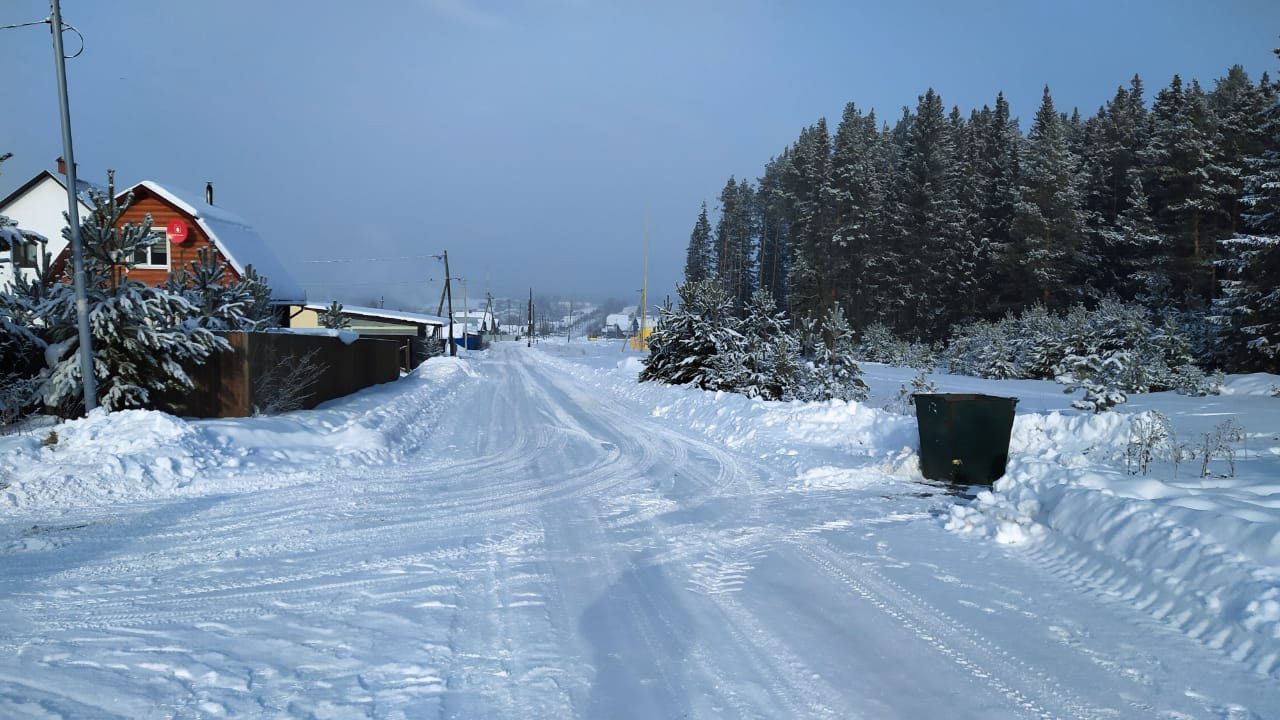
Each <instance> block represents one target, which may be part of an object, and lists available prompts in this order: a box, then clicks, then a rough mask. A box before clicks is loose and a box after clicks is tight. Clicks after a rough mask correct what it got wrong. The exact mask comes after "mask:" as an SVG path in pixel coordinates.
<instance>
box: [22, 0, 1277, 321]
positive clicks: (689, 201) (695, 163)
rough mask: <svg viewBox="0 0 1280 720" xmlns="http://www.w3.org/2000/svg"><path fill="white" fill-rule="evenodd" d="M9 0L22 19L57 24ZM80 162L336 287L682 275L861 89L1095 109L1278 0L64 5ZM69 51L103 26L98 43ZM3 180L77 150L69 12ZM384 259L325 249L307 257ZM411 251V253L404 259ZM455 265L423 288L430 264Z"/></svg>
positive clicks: (1267, 22)
mask: <svg viewBox="0 0 1280 720" xmlns="http://www.w3.org/2000/svg"><path fill="white" fill-rule="evenodd" d="M48 12H49V6H48V3H47V2H44V1H43V0H3V2H0V24H9V23H16V22H24V21H29V20H37V19H41V18H43V17H45V16H47V15H48ZM63 14H64V18H65V19H66V21H67V22H70V23H71V24H73V25H75V26H76V27H78V28H79V29H80V30H81V32H83V33H84V35H85V38H86V43H87V44H86V48H85V51H84V53H83V54H82V55H81V56H80V57H78V58H76V59H74V60H71V61H69V62H68V74H69V84H70V90H71V106H72V113H73V118H72V126H73V130H74V131H75V143H76V154H77V160H78V162H79V167H80V173H81V175H82V176H84V177H85V178H86V179H89V180H98V181H101V180H102V179H103V178H104V177H105V172H106V169H107V168H109V167H110V168H115V169H116V171H117V178H118V179H119V180H121V181H125V182H132V181H136V180H141V179H153V180H157V181H159V182H161V183H169V184H173V185H176V186H178V187H185V188H194V189H199V188H202V187H203V186H204V182H205V181H206V180H212V181H213V182H214V184H215V188H216V193H217V202H218V204H219V205H222V206H224V207H226V208H228V209H230V210H232V211H234V212H236V213H238V214H240V215H242V216H244V217H245V218H247V219H249V220H251V221H252V222H254V223H255V224H256V225H257V226H258V228H259V230H260V232H261V233H262V234H263V235H264V236H265V237H267V238H269V240H270V241H271V242H272V243H273V245H274V246H276V247H277V249H278V254H280V255H282V256H285V257H288V258H291V259H293V260H294V261H295V262H296V264H295V267H296V268H297V271H296V275H297V276H298V279H299V280H300V281H301V282H302V283H303V284H304V285H305V286H307V287H308V289H309V292H310V293H311V294H312V296H313V298H314V299H317V300H327V299H329V298H330V297H337V298H338V299H340V300H343V301H344V302H347V303H349V304H350V303H357V304H367V303H368V302H371V301H373V300H376V299H378V298H384V297H385V298H386V302H387V305H388V306H392V305H395V306H404V307H413V308H420V307H421V306H422V305H423V304H426V303H429V304H431V305H434V302H435V299H436V298H438V293H439V284H438V283H439V278H440V277H441V276H442V275H443V271H442V269H441V268H440V266H439V264H438V263H437V262H436V261H434V260H432V259H430V258H428V257H424V256H426V255H430V254H432V253H437V252H439V251H440V250H442V249H448V250H449V254H450V260H451V264H452V266H453V268H452V269H453V272H454V275H455V276H465V277H466V278H467V282H468V286H469V290H470V293H471V295H472V297H475V296H479V295H483V293H484V291H485V289H486V288H488V289H489V290H492V291H493V292H494V293H495V294H497V295H508V294H510V295H515V296H517V297H519V296H523V294H524V293H526V292H527V291H528V288H529V287H530V286H532V287H533V288H534V290H535V292H540V293H543V292H545V293H556V294H562V295H565V296H571V295H572V296H577V297H584V298H587V297H592V298H603V297H605V296H616V297H620V298H634V297H636V296H637V294H638V290H639V287H640V283H641V260H642V248H643V240H644V236H645V228H646V226H647V227H648V236H649V240H650V247H651V250H650V280H651V297H653V299H654V300H655V302H656V301H658V300H660V299H661V297H662V296H663V295H664V294H667V293H671V292H673V289H674V286H675V283H676V282H678V281H679V280H680V276H681V272H682V269H683V262H684V251H685V246H686V244H687V242H688V237H689V231H690V229H691V228H692V225H693V221H694V219H695V217H696V214H697V211H698V207H699V204H700V203H701V202H702V201H703V200H704V199H706V200H708V201H709V203H710V204H711V205H712V207H713V208H714V198H715V197H716V196H717V195H718V194H719V191H720V188H721V187H722V186H723V184H724V181H725V180H726V179H727V177H728V176H729V175H730V174H735V175H737V176H738V177H743V176H745V177H748V178H752V179H754V178H755V177H756V176H757V175H758V174H759V173H760V172H761V171H762V169H763V167H764V164H765V162H766V161H767V160H768V159H769V157H770V156H772V155H775V154H777V153H778V152H779V151H781V150H782V149H783V148H784V147H785V146H786V145H787V144H788V143H790V142H791V141H792V140H794V138H795V137H796V135H797V134H798V133H799V130H800V129H801V128H802V127H804V126H805V125H809V124H811V123H813V122H815V121H816V120H817V118H819V117H821V116H825V117H827V118H828V120H829V121H830V122H831V123H832V126H833V127H834V122H835V121H836V120H838V118H839V115H840V111H841V109H842V108H843V106H844V104H845V103H846V102H848V101H851V100H852V101H854V102H857V103H858V105H859V106H860V107H863V108H874V109H876V110H877V112H878V114H879V115H880V116H881V117H886V118H890V119H892V118H894V117H896V116H897V115H899V114H900V112H901V108H902V106H904V105H910V106H913V107H914V105H915V103H916V99H917V96H918V95H920V94H921V93H923V92H924V90H925V89H926V88H928V87H934V88H935V89H937V90H938V92H939V93H941V95H942V98H943V100H944V102H945V103H946V104H947V105H948V106H951V105H959V106H960V108H961V110H962V111H963V112H965V114H966V115H967V114H968V111H969V109H970V108H972V107H981V105H983V104H990V103H992V102H993V100H994V98H995V95H996V92H997V91H1001V90H1003V91H1004V93H1005V95H1006V97H1008V98H1009V100H1010V102H1011V104H1012V107H1013V110H1014V112H1015V114H1017V115H1018V116H1020V117H1021V118H1023V126H1024V128H1025V127H1026V125H1027V123H1028V122H1029V120H1030V118H1031V116H1032V115H1033V114H1034V112H1035V109H1036V106H1037V104H1038V103H1039V100H1040V93H1041V89H1042V88H1043V86H1044V85H1045V84H1048V85H1049V86H1050V87H1051V89H1052V91H1053V94H1054V99H1055V103H1056V104H1057V106H1058V107H1059V108H1060V109H1069V108H1071V107H1072V106H1078V107H1079V108H1080V110H1081V112H1082V113H1084V114H1085V115H1089V114H1091V113H1092V112H1093V111H1094V110H1096V109H1097V107H1098V106H1099V105H1100V104H1102V103H1103V102H1105V101H1106V99H1107V98H1109V97H1110V96H1111V95H1112V93H1114V91H1115V88H1116V86H1117V85H1121V84H1127V82H1128V80H1129V78H1130V77H1131V76H1132V75H1133V74H1134V73H1135V72H1136V73H1139V74H1140V75H1142V77H1143V79H1144V81H1145V82H1146V85H1147V89H1148V95H1149V97H1148V101H1150V95H1152V94H1154V92H1155V91H1156V90H1157V89H1158V88H1160V87H1162V86H1164V85H1165V84H1167V83H1168V81H1169V79H1170V78H1171V77H1172V75H1173V74H1174V73H1180V74H1181V75H1182V76H1183V77H1184V78H1198V79H1200V81H1201V82H1202V83H1204V84H1205V85H1206V86H1209V87H1211V86H1212V81H1213V79H1214V78H1216V77H1218V76H1220V75H1222V74H1223V73H1224V72H1225V70H1226V69H1227V68H1228V67H1229V66H1230V65H1232V64H1236V63H1239V64H1241V65H1243V66H1244V67H1245V69H1246V70H1247V71H1248V72H1249V73H1250V76H1251V77H1253V78H1255V79H1256V78H1257V77H1258V76H1259V75H1260V74H1261V73H1262V72H1263V71H1269V72H1271V74H1272V75H1273V76H1274V75H1275V74H1276V72H1277V71H1278V70H1280V64H1278V63H1276V62H1275V59H1274V56H1272V54H1271V49H1272V48H1273V47H1276V46H1277V45H1280V38H1277V35H1278V34H1280V3H1273V2H1261V1H1259V2H1254V1H1248V0H1241V1H1239V2H1212V3H1210V2H1186V1H1182V0H1173V1H1167V2H1166V1H1162V2H1123V1H1120V2H1117V1H1115V0H1112V1H1111V2H1094V1H1092V0H1091V1H1088V2H1044V3H1036V2H1013V1H1009V2H995V1H984V0H976V1H970V2H963V3H955V2H897V3H882V2H876V3H870V2H868V3H855V2H782V1H781V0H779V1H777V2H764V1H761V0H724V1H720V0H709V1H706V2H699V1H696V0H690V1H687V2H668V1H666V0H654V1H652V2H630V3H623V2H605V1H602V2H591V1H589V0H509V1H507V2H496V1H495V2H480V1H479V0H412V1H403V0H402V1H399V2H390V1H387V0H370V1H369V2H363V3H351V2H333V1H331V2H325V1H319V2H307V3H302V2H260V1H254V2H250V1H247V0H218V1H217V2H173V1H172V0H169V1H164V0H121V1H120V2H112V3H103V2H100V1H94V0H63ZM68 43H69V44H70V45H71V46H72V47H73V48H74V46H75V45H76V44H77V41H76V39H75V38H74V36H72V35H70V34H69V35H68ZM0 67H2V68H4V71H3V73H0V76H2V77H3V80H0V90H2V91H3V93H2V97H3V103H4V107H5V108H6V111H5V112H4V113H0V152H5V151H8V152H12V153H14V158H13V159H12V160H10V161H9V162H8V163H6V164H5V165H4V168H3V172H4V174H3V175H0V194H7V193H8V192H9V191H10V190H12V189H13V188H14V187H16V186H17V185H18V184H20V183H21V182H22V181H24V180H25V179H26V178H28V177H30V176H31V175H32V174H34V173H35V172H37V171H39V170H40V169H42V168H45V167H49V166H51V164H52V161H53V159H54V158H55V157H57V156H58V155H59V154H60V153H61V136H60V131H59V127H58V115H57V104H56V94H55V85H54V76H53V62H52V50H51V45H50V42H49V33H48V31H47V29H46V28H44V27H33V28H24V29H19V30H3V31H0ZM357 258H358V259H360V261H359V262H342V263H314V262H303V261H305V260H332V259H357ZM404 258H409V259H404ZM429 280H430V281H432V282H430V284H428V285H425V286H424V285H423V283H424V282H426V281H429Z"/></svg>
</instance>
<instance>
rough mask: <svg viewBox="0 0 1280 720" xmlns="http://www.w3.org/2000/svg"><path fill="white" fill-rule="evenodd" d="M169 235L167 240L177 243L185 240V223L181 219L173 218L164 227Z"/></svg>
mask: <svg viewBox="0 0 1280 720" xmlns="http://www.w3.org/2000/svg"><path fill="white" fill-rule="evenodd" d="M165 230H166V231H167V232H168V235H169V242H171V243H173V244H174V245H179V244H181V243H184V242H186V240H187V224H186V223H184V222H182V221H181V220H174V221H172V222H170V223H169V225H168V227H166V228H165Z"/></svg>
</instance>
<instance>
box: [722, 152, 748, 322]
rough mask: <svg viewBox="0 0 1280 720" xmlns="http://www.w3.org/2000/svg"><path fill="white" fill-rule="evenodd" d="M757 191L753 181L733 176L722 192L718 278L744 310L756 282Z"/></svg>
mask: <svg viewBox="0 0 1280 720" xmlns="http://www.w3.org/2000/svg"><path fill="white" fill-rule="evenodd" d="M754 205H755V191H754V190H753V189H752V187H751V183H749V182H747V181H745V180H744V181H742V182H738V181H737V180H736V179H734V178H732V177H730V178H729V181H728V182H727V183H725V186H724V190H722V191H721V193H720V220H719V222H717V223H716V234H715V243H714V244H715V250H714V254H715V266H716V279H717V280H719V281H720V284H721V285H723V286H724V288H725V290H726V291H728V293H729V296H730V297H731V298H732V299H733V301H734V306H735V307H737V308H739V309H742V308H744V307H745V306H746V303H747V301H748V300H749V299H750V297H751V291H752V288H753V286H754V284H755V272H754V267H753V259H752V255H753V252H754V250H755V227H754V226H755V220H754V217H753V215H754V211H753V207H754Z"/></svg>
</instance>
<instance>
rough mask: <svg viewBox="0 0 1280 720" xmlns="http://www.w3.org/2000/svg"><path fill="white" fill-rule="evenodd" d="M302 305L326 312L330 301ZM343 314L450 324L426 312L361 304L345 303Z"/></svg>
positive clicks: (397, 320) (427, 323)
mask: <svg viewBox="0 0 1280 720" xmlns="http://www.w3.org/2000/svg"><path fill="white" fill-rule="evenodd" d="M301 305H302V307H305V308H306V309H308V310H315V311H316V312H324V311H325V310H328V309H329V303H315V302H313V303H301ZM342 314H343V315H350V316H352V317H362V318H368V319H370V320H386V321H389V322H405V323H411V324H414V325H439V326H444V325H446V324H448V322H449V321H448V320H446V319H445V318H442V317H440V316H438V315H427V314H425V313H415V312H409V311H407V310H387V309H386V308H375V307H363V306H360V305H343V306H342Z"/></svg>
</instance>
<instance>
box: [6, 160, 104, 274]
mask: <svg viewBox="0 0 1280 720" xmlns="http://www.w3.org/2000/svg"><path fill="white" fill-rule="evenodd" d="M66 211H67V188H66V186H65V185H63V184H62V183H60V182H58V181H57V180H54V179H52V178H49V177H45V178H44V179H43V180H41V181H40V182H38V183H36V184H35V185H33V186H32V187H31V189H29V190H27V191H26V192H25V193H23V194H21V195H19V196H18V197H16V198H14V199H13V200H12V201H11V202H10V203H9V204H8V205H6V206H4V207H2V208H0V215H6V216H8V218H9V219H10V220H13V221H15V222H17V223H18V227H20V228H22V229H23V230H30V231H31V232H34V233H39V234H40V235H43V236H44V237H45V238H46V239H47V240H48V241H49V243H48V244H47V245H45V250H46V251H47V252H48V253H49V254H50V255H51V256H52V257H55V258H56V257H58V253H61V252H62V250H63V248H65V247H66V246H67V241H66V240H63V239H62V229H63V228H64V227H66V221H65V220H64V219H63V217H62V214H63V213H65V212H66ZM88 213H89V207H88V206H87V205H85V204H84V203H83V202H81V203H80V219H81V221H82V222H83V220H84V218H85V216H86V215H88ZM13 270H14V267H13V264H12V263H10V262H9V258H8V253H4V261H3V262H0V287H4V286H7V285H10V284H12V283H13V280H14V274H13ZM23 274H24V275H25V276H26V278H27V279H34V278H35V273H34V272H33V271H32V270H30V269H26V270H23Z"/></svg>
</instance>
